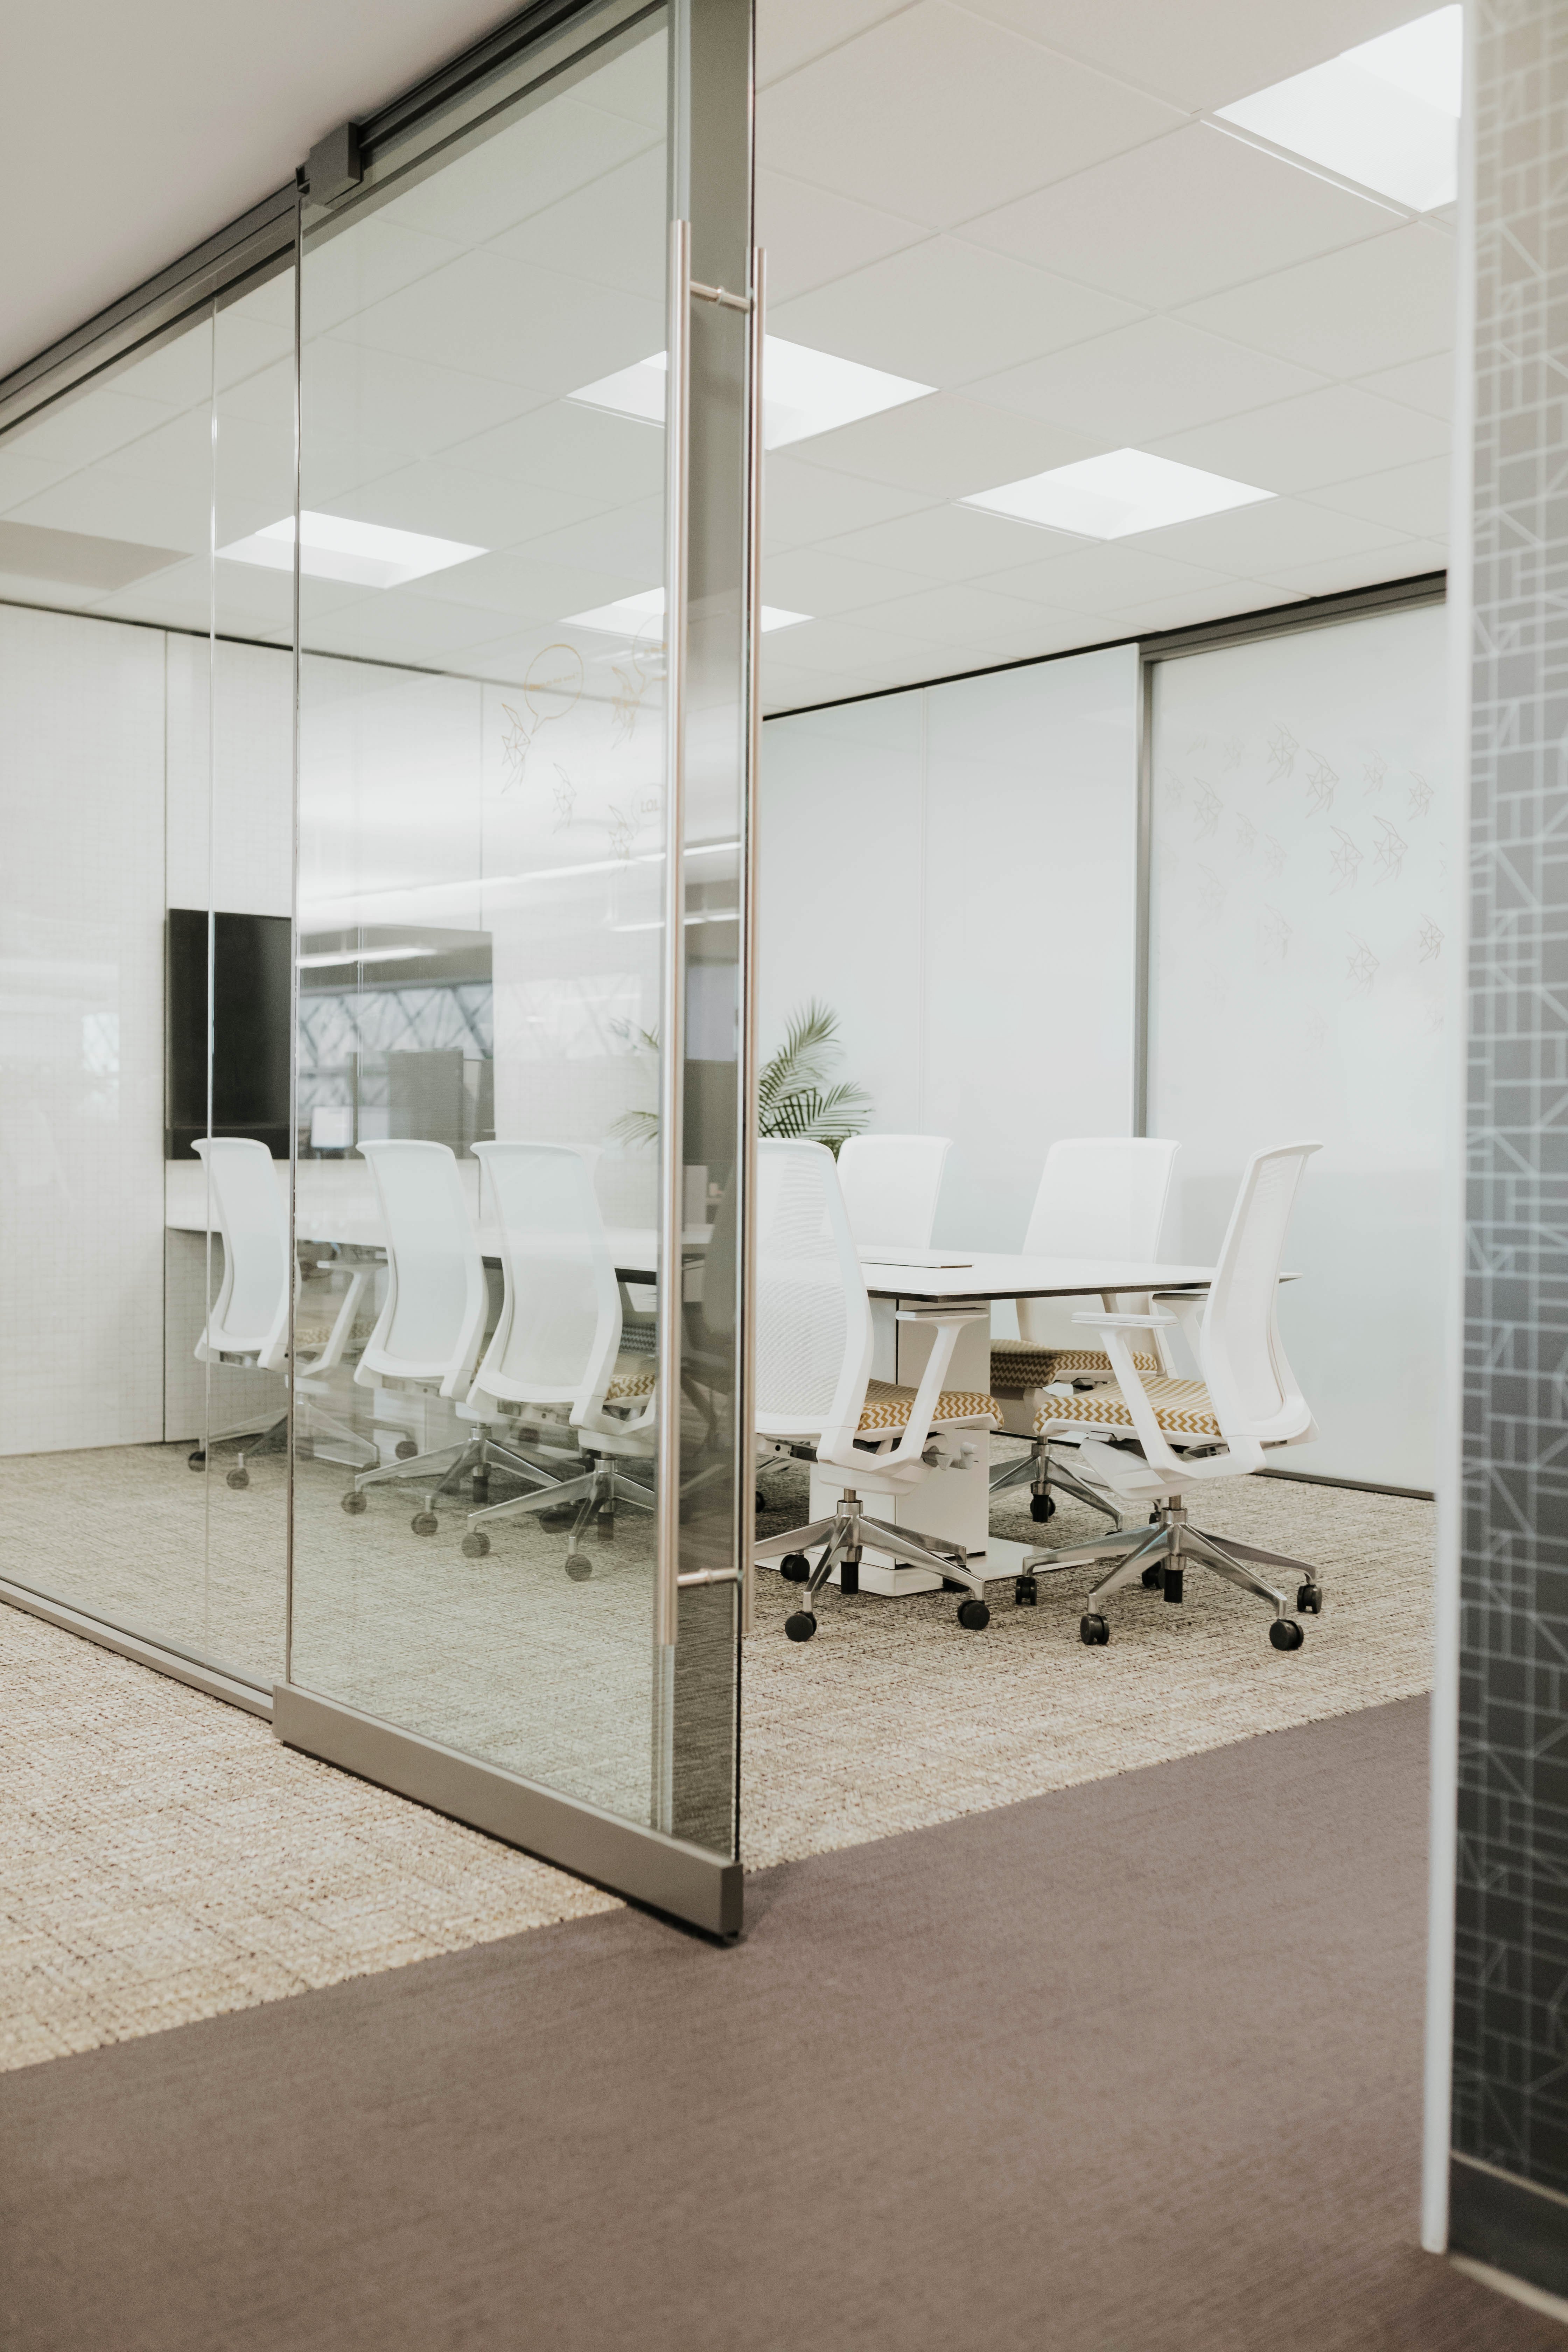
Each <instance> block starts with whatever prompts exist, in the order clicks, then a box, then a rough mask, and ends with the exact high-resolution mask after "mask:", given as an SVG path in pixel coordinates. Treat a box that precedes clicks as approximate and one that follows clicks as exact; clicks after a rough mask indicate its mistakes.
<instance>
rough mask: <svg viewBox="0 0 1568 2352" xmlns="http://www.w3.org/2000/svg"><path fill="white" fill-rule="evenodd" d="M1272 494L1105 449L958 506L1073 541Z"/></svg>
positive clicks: (1138, 453) (1139, 452)
mask: <svg viewBox="0 0 1568 2352" xmlns="http://www.w3.org/2000/svg"><path fill="white" fill-rule="evenodd" d="M1273 496H1274V492H1273V491H1272V490H1255V489H1253V488H1251V486H1250V484H1248V483H1247V482H1232V481H1228V480H1227V479H1226V477H1225V475H1223V474H1205V472H1204V471H1203V470H1202V468H1201V467H1197V466H1178V465H1177V464H1176V462H1175V460H1174V458H1173V457H1150V456H1149V454H1148V452H1147V451H1146V450H1143V449H1110V450H1108V451H1107V452H1106V454H1105V456H1104V457H1083V458H1080V459H1079V462H1078V464H1077V465H1076V466H1055V467H1052V469H1051V471H1050V472H1049V473H1048V474H1030V475H1029V476H1027V478H1026V479H1025V480H1023V481H1021V482H1004V483H1003V484H1002V487H1001V488H1000V489H995V490H977V491H976V492H975V493H974V495H973V498H967V499H959V501H958V504H959V505H960V506H963V507H983V508H984V509H985V511H986V513H987V514H999V515H1011V516H1012V517H1013V518H1014V520H1016V521H1018V522H1036V523H1040V524H1042V525H1044V526H1045V527H1046V528H1047V529H1048V530H1067V531H1073V532H1076V533H1077V535H1078V536H1079V538H1080V539H1128V538H1130V537H1131V535H1132V533H1133V532H1134V531H1140V530H1161V529H1162V528H1163V525H1164V524H1166V523H1170V522H1192V521H1193V520H1194V519H1195V518H1196V517H1197V516H1199V515H1210V514H1224V513H1225V511H1226V509H1227V508H1229V507H1250V506H1256V505H1257V503H1258V500H1259V499H1271V498H1272V497H1273Z"/></svg>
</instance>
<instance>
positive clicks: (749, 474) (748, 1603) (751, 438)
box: [735, 246, 767, 1636]
mask: <svg viewBox="0 0 1568 2352" xmlns="http://www.w3.org/2000/svg"><path fill="white" fill-rule="evenodd" d="M766 273H767V256H766V254H765V253H764V252H763V249H762V247H760V246H753V247H752V300H751V315H750V317H749V318H748V320H747V321H746V614H745V622H746V779H745V789H746V803H745V823H744V826H743V828H742V842H743V844H744V847H743V850H742V871H741V1101H740V1106H739V1108H740V1141H739V1146H738V1150H739V1162H740V1164H739V1167H738V1169H737V1171H736V1174H737V1179H738V1181H737V1187H736V1189H737V1192H738V1193H739V1199H738V1200H737V1202H736V1204H735V1207H736V1229H737V1231H738V1232H739V1234H740V1236H741V1255H740V1268H739V1272H740V1279H741V1297H740V1302H739V1305H740V1312H739V1314H738V1315H737V1316H736V1318H735V1339H736V1345H737V1348H738V1350H739V1360H738V1361H737V1363H736V1366H735V1447H736V1452H737V1454H738V1456H739V1459H738V1460H737V1462H736V1465H735V1483H736V1487H737V1494H738V1507H737V1510H736V1514H735V1518H736V1528H737V1537H738V1541H739V1545H740V1558H739V1560H738V1563H737V1565H738V1566H739V1569H740V1571H741V1632H742V1636H743V1635H745V1634H747V1633H750V1632H751V1630H752V1625H753V1623H754V1622H755V1621H756V1609H757V1563H756V1559H755V1558H754V1556H753V1555H754V1548H755V1543H756V1528H755V1524H754V1518H755V1514H754V1511H753V1508H752V1505H753V1502H754V1499H755V1496H756V1486H757V1477H756V1460H757V1457H756V1423H757V1413H756V1371H757V1348H756V1328H755V1314H756V1295H757V1232H756V1206H757V1139H756V1100H757V971H756V957H755V954H754V952H753V950H754V949H755V945H756V929H757V816H758V798H759V793H760V788H761V784H762V772H763V654H762V646H763V333H764V323H763V313H764V310H765V308H766V294H767V283H766Z"/></svg>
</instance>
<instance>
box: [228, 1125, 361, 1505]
mask: <svg viewBox="0 0 1568 2352" xmlns="http://www.w3.org/2000/svg"><path fill="white" fill-rule="evenodd" d="M193 1149H194V1150H195V1153H196V1156H197V1157H198V1159H200V1160H204V1161H205V1164H206V1170H207V1175H208V1179H209V1181H210V1182H211V1185H212V1197H213V1206H214V1209H215V1210H216V1215H217V1226H218V1232H219V1234H220V1235H221V1237H222V1241H223V1281H222V1283H221V1285H220V1286H219V1288H218V1295H217V1297H216V1300H215V1301H214V1303H213V1307H212V1310H211V1312H210V1313H209V1315H208V1317H207V1319H206V1323H205V1327H204V1328H203V1331H202V1335H201V1337H200V1339H198V1340H197V1341H196V1348H195V1354H196V1360H197V1362H198V1363H204V1364H230V1365H234V1366H244V1367H246V1368H247V1369H248V1370H256V1371H266V1372H281V1373H282V1374H283V1376H284V1379H285V1381H286V1382H287V1383H288V1384H289V1388H290V1390H291V1392H292V1394H293V1397H294V1399H295V1401H296V1402H304V1401H306V1400H309V1401H310V1404H311V1421H312V1425H313V1427H314V1429H316V1430H317V1431H319V1432H320V1433H321V1434H323V1435H328V1436H331V1438H332V1439H333V1440H334V1441H335V1442H336V1443H337V1444H345V1445H348V1446H350V1447H352V1448H355V1449H357V1450H358V1451H359V1452H360V1453H361V1454H370V1455H371V1456H372V1458H373V1459H374V1447H373V1446H372V1445H370V1444H369V1443H368V1442H367V1440H365V1439H364V1438H363V1437H361V1436H360V1435H359V1433H357V1431H355V1430H352V1429H350V1428H349V1427H348V1426H347V1425H346V1424H345V1423H342V1422H340V1421H335V1420H333V1419H332V1417H331V1415H330V1414H328V1413H326V1412H322V1411H321V1407H320V1405H319V1403H317V1402H315V1400H316V1399H317V1397H318V1396H319V1394H320V1393H321V1391H320V1390H319V1389H318V1388H317V1387H316V1385H315V1383H314V1381H313V1378H312V1376H319V1375H321V1374H323V1373H326V1372H330V1371H331V1370H334V1369H335V1368H336V1366H337V1365H339V1364H340V1363H341V1362H342V1358H343V1351H344V1349H345V1348H346V1347H347V1345H348V1342H349V1339H350V1337H351V1336H352V1334H353V1328H354V1321H355V1318H356V1316H357V1314H358V1311H359V1303H360V1298H361V1297H362V1295H363V1290H364V1286H365V1281H366V1274H365V1271H364V1270H363V1269H360V1270H358V1271H356V1272H355V1273H354V1274H353V1276H351V1278H350V1281H349V1285H348V1287H347V1289H346V1290H345V1291H344V1293H343V1296H342V1302H341V1304H340V1305H339V1307H338V1309H337V1312H336V1314H335V1315H334V1316H332V1317H331V1318H306V1317H305V1316H303V1315H297V1318H296V1325H297V1328H296V1331H295V1346H296V1350H297V1360H296V1361H295V1363H294V1364H293V1365H292V1366H290V1364H289V1204H288V1202H287V1201H286V1200H285V1198H284V1195H283V1189H282V1187H281V1185H280V1184H279V1181H278V1179H277V1176H276V1175H275V1173H274V1171H273V1160H272V1154H271V1152H270V1151H269V1150H268V1148H267V1146H266V1144H264V1143H260V1142H258V1141H256V1140H254V1139H252V1138H251V1137H249V1136H240V1135H218V1136H202V1137H200V1138H198V1139H197V1140H196V1142H195V1145H194V1146H193ZM299 1288H300V1277H299V1269H298V1267H296V1268H295V1281H294V1291H295V1297H296V1299H297V1298H298V1296H299ZM288 1427H289V1413H288V1409H287V1407H286V1408H285V1409H284V1411H283V1412H279V1413H275V1414H273V1415H272V1416H271V1418H270V1419H269V1420H266V1421H263V1422H262V1423H260V1424H259V1426H258V1423H256V1422H255V1421H250V1422H247V1423H241V1424H240V1425H239V1426H238V1427H237V1428H234V1429H225V1430H215V1431H214V1432H212V1433H211V1434H210V1435H209V1436H208V1438H207V1440H206V1443H205V1445H201V1446H197V1447H196V1449H195V1452H194V1453H193V1454H190V1455H189V1456H188V1459H189V1462H190V1465H191V1468H192V1469H193V1470H204V1469H205V1467H206V1458H207V1452H208V1449H209V1448H210V1447H212V1446H214V1445H227V1444H233V1443H234V1442H235V1440H236V1439H238V1440H240V1441H241V1443H240V1447H239V1452H238V1454H237V1457H236V1460H235V1465H234V1467H233V1469H232V1470H230V1471H229V1473H228V1484H229V1485H230V1486H235V1487H243V1486H249V1484H250V1471H249V1467H248V1465H247V1455H248V1454H258V1453H261V1452H264V1451H265V1450H266V1449H267V1448H268V1446H270V1445H273V1444H281V1443H282V1442H283V1439H284V1437H285V1435H286V1433H287V1431H288Z"/></svg>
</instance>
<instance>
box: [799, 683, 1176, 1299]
mask: <svg viewBox="0 0 1568 2352" xmlns="http://www.w3.org/2000/svg"><path fill="white" fill-rule="evenodd" d="M1137 683H1138V656H1137V649H1136V648H1135V647H1133V646H1118V647H1115V648H1113V649H1112V650H1110V651H1109V652H1105V653H1095V654H1085V655H1081V656H1077V657H1075V658H1072V659H1068V660H1064V661H1054V662H1040V663H1035V664H1031V665H1029V666H1028V667H1020V668H1018V669H1015V670H1005V671H1000V672H998V673H995V674H994V675H993V676H990V677H973V678H960V679H956V680H954V681H952V683H950V684H948V685H945V686H935V687H923V688H911V689H910V692H909V693H907V694H892V695H886V696H880V697H878V698H874V699H871V700H868V701H865V702H852V703H846V704H842V705H840V706H838V707H837V709H828V710H820V711H803V712H801V713H800V714H799V715H798V716H792V717H784V718H780V719H770V720H769V722H768V725H767V727H766V728H765V729H764V730H763V815H762V824H763V836H762V837H763V869H762V910H761V923H760V927H759V946H758V953H759V971H760V1000H759V1001H760V1008H761V1044H762V1050H763V1053H764V1054H766V1053H768V1052H770V1051H771V1050H772V1048H773V1046H774V1045H776V1044H777V1042H778V1040H779V1039H780V1037H781V1036H782V1035H783V1034H784V1024H785V1022H786V1020H787V1018H788V1015H789V1014H790V1013H791V1012H792V1011H794V1010H795V1008H796V1007H797V1006H799V1005H800V1004H802V1003H804V1002H805V1000H806V999H807V998H809V997H811V996H813V995H815V996H816V997H819V998H820V999H822V1000H823V1001H824V1002H826V1003H827V1004H829V1005H830V1006H831V1007H832V1008H833V1010H834V1011H835V1012H836V1013H837V1014H838V1016H839V1022H840V1027H841V1034H842V1038H843V1045H844V1059H843V1063H842V1066H841V1068H840V1070H839V1072H838V1073H837V1075H841V1076H845V1077H847V1078H853V1079H856V1080H858V1082H859V1083H860V1084H861V1085H863V1086H864V1087H866V1088H867V1090H868V1093H869V1094H870V1096H871V1097H872V1103H873V1110H872V1115H871V1118H870V1121H869V1125H870V1129H871V1131H872V1132H874V1133H875V1132H883V1133H902V1132H912V1133H926V1134H938V1135H947V1136H951V1137H952V1139H953V1149H952V1153H951V1155H950V1157H949V1159H948V1162H947V1170H946V1174H945V1177H944V1181H943V1187H942V1200H941V1202H940V1204H939V1206H938V1211H937V1223H936V1234H935V1238H936V1240H937V1242H938V1243H939V1244H941V1245H942V1246H944V1247H946V1246H957V1247H963V1248H970V1249H1003V1250H1013V1249H1018V1248H1020V1247H1021V1246H1022V1244H1023V1238H1024V1229H1025V1226H1026V1223H1027V1221H1028V1214H1029V1209H1030V1206H1031V1204H1032V1202H1033V1201H1034V1196H1035V1191H1036V1187H1037V1185H1038V1183H1039V1181H1040V1171H1041V1169H1042V1167H1043V1166H1044V1164H1045V1157H1046V1153H1047V1150H1049V1148H1050V1146H1051V1144H1052V1143H1053V1142H1054V1141H1055V1140H1056V1139H1057V1138H1058V1136H1064V1135H1125V1134H1128V1133H1129V1132H1131V1117H1132V1034H1133V919H1134V908H1135V903H1136V875H1137V842H1136V807H1137V735H1136V709H1137ZM1068 992H1070V993H1071V1000H1072V1001H1071V1003H1070V1005H1069V1003H1068ZM1012 1311H1013V1310H1012V1309H1011V1307H1007V1308H1005V1309H1004V1310H1001V1311H1000V1314H999V1324H1000V1328H1003V1329H1005V1330H1010V1329H1011V1328H1013V1326H1012V1324H1011V1321H1010V1318H1011V1316H1012Z"/></svg>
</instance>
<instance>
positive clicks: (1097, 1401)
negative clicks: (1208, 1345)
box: [1035, 1377, 1225, 1438]
mask: <svg viewBox="0 0 1568 2352" xmlns="http://www.w3.org/2000/svg"><path fill="white" fill-rule="evenodd" d="M1143 1387H1144V1391H1145V1393H1146V1394H1147V1396H1148V1399H1149V1402H1150V1403H1151V1404H1152V1406H1153V1408H1154V1419H1155V1421H1156V1422H1157V1423H1159V1425H1160V1427H1161V1429H1163V1431H1164V1433H1165V1434H1166V1436H1167V1437H1215V1438H1218V1437H1223V1436H1224V1435H1225V1432H1224V1431H1223V1430H1222V1429H1221V1427H1220V1425H1219V1423H1218V1421H1217V1419H1216V1418H1215V1409H1214V1406H1213V1405H1212V1404H1211V1403H1210V1402H1209V1392H1208V1391H1207V1389H1206V1388H1205V1386H1204V1383H1203V1382H1202V1381H1169V1380H1165V1379H1163V1378H1152V1377H1149V1378H1145V1380H1144V1382H1143ZM1067 1422H1083V1423H1089V1425H1090V1426H1091V1427H1092V1428H1096V1429H1131V1427H1132V1425H1133V1423H1132V1412H1131V1406H1130V1405H1129V1404H1128V1402H1127V1399H1126V1398H1125V1396H1124V1395H1123V1394H1122V1392H1121V1389H1120V1388H1118V1387H1116V1386H1115V1385H1114V1384H1113V1385H1112V1386H1111V1387H1110V1388H1103V1389H1090V1390H1089V1391H1086V1393H1085V1394H1083V1395H1082V1396H1053V1397H1047V1399H1046V1402H1045V1403H1044V1404H1043V1405H1042V1406H1041V1407H1040V1409H1039V1411H1038V1412H1037V1414H1036V1415H1035V1434H1036V1436H1037V1437H1043V1436H1044V1435H1045V1433H1046V1432H1047V1429H1056V1428H1059V1427H1060V1426H1061V1425H1062V1423H1067Z"/></svg>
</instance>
